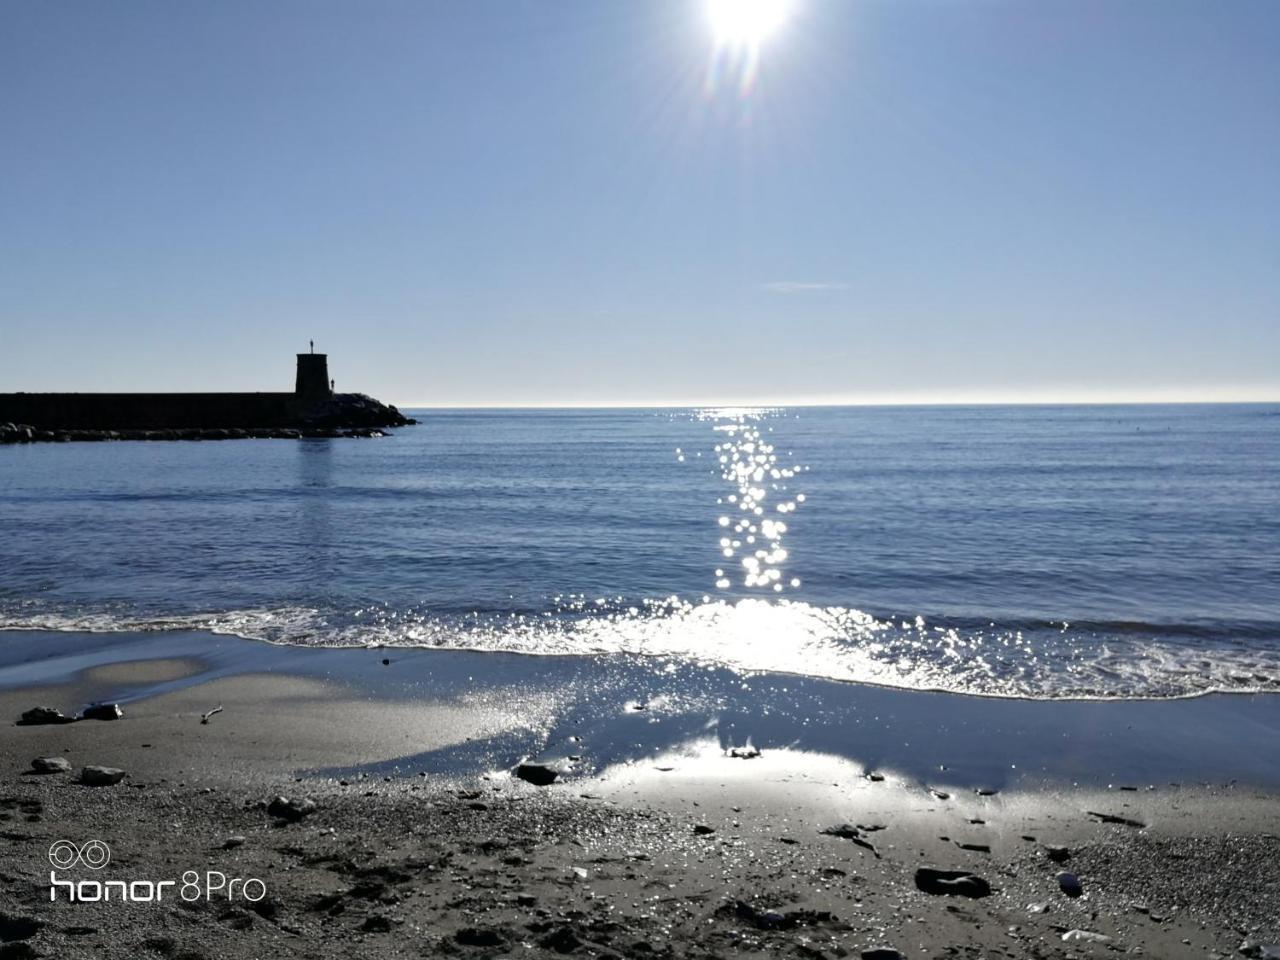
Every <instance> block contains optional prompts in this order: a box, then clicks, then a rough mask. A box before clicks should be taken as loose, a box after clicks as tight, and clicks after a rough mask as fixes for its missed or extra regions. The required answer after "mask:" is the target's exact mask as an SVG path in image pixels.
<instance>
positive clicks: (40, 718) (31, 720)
mask: <svg viewBox="0 0 1280 960" xmlns="http://www.w3.org/2000/svg"><path fill="white" fill-rule="evenodd" d="M75 722H76V720H75V717H68V716H65V715H64V714H63V712H62V711H61V710H55V709H54V708H53V707H32V708H31V709H30V710H27V711H25V712H24V713H23V714H22V719H21V720H19V721H18V726H20V727H37V726H40V725H42V724H46V723H75Z"/></svg>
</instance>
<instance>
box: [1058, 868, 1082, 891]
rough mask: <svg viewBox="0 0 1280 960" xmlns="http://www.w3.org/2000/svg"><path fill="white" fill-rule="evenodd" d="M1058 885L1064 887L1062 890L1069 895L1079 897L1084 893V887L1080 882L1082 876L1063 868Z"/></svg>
mask: <svg viewBox="0 0 1280 960" xmlns="http://www.w3.org/2000/svg"><path fill="white" fill-rule="evenodd" d="M1056 879H1057V881H1058V886H1059V887H1061V888H1062V892H1063V893H1065V894H1066V895H1067V896H1068V897H1079V896H1083V895H1084V887H1083V886H1082V885H1081V883H1080V878H1079V877H1077V876H1076V875H1075V874H1074V873H1068V872H1067V871H1066V870H1063V871H1062V872H1061V873H1060V874H1058V876H1057V878H1056Z"/></svg>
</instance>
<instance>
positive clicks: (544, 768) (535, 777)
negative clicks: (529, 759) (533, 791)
mask: <svg viewBox="0 0 1280 960" xmlns="http://www.w3.org/2000/svg"><path fill="white" fill-rule="evenodd" d="M515 774H516V776H517V777H518V778H519V779H521V780H523V781H525V782H526V783H532V784H533V785H534V786H535V787H546V786H550V785H551V784H553V783H555V782H556V779H557V778H558V777H559V776H560V771H559V770H557V769H556V768H555V767H551V766H548V765H547V764H545V763H522V764H520V765H519V766H518V767H516V769H515Z"/></svg>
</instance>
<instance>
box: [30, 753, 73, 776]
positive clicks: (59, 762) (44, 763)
mask: <svg viewBox="0 0 1280 960" xmlns="http://www.w3.org/2000/svg"><path fill="white" fill-rule="evenodd" d="M31 769H32V771H34V772H35V773H70V772H71V761H70V760H68V759H66V758H65V757H36V758H35V759H34V760H32V761H31Z"/></svg>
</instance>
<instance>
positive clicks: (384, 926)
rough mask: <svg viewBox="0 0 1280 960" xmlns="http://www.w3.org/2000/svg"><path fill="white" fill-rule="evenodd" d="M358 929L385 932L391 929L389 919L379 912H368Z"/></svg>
mask: <svg viewBox="0 0 1280 960" xmlns="http://www.w3.org/2000/svg"><path fill="white" fill-rule="evenodd" d="M360 929H361V930H363V931H364V932H365V933H387V932H388V931H390V930H391V921H390V920H389V919H387V918H386V917H384V916H382V915H380V914H377V913H374V914H370V915H369V916H367V917H365V918H364V923H362V924H361V925H360Z"/></svg>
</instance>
